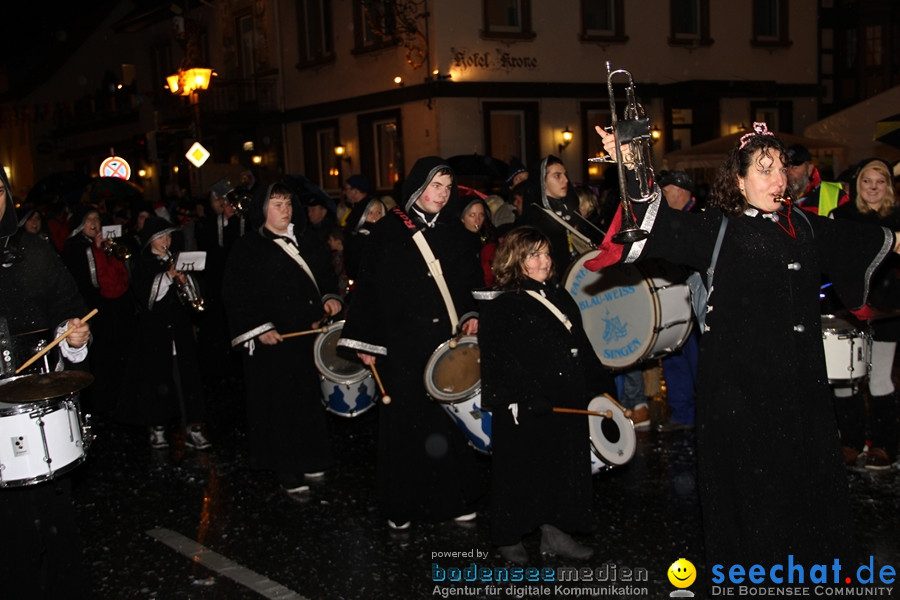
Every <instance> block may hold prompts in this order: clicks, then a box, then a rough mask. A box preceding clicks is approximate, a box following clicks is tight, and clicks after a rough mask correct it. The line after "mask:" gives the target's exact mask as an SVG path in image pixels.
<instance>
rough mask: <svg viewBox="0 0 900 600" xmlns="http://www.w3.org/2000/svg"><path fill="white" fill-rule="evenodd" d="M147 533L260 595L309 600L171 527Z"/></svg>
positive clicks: (279, 598) (276, 598) (279, 599)
mask: <svg viewBox="0 0 900 600" xmlns="http://www.w3.org/2000/svg"><path fill="white" fill-rule="evenodd" d="M147 535H149V536H150V537H152V538H154V539H156V540H158V541H160V542H162V543H163V544H165V545H166V546H168V547H170V548H172V549H173V550H175V551H176V552H178V553H180V554H182V555H184V556H186V557H188V558H190V559H191V560H193V561H194V562H197V563H200V564H201V565H203V566H204V567H207V568H208V569H210V570H212V571H215V572H216V573H219V574H220V575H224V576H225V577H227V578H229V579H231V580H233V581H236V582H237V583H240V584H241V585H243V586H244V587H248V588H250V589H251V590H253V591H254V592H257V593H258V594H260V595H261V596H263V597H264V598H272V599H275V600H309V599H308V598H306V597H305V596H301V595H300V594H298V593H297V592H294V591H292V590H289V589H288V588H286V587H284V586H283V585H281V584H280V583H277V582H275V581H272V580H271V579H269V578H267V577H264V576H263V575H260V574H259V573H257V572H256V571H251V570H250V569H248V568H246V567H242V566H241V565H239V564H237V563H236V562H234V561H233V560H231V559H229V558H226V557H224V556H222V555H221V554H219V553H217V552H213V551H212V550H210V549H209V548H207V547H206V546H204V545H202V544H198V543H197V542H195V541H194V540H192V539H190V538H187V537H185V536H183V535H181V534H180V533H177V532H175V531H172V530H171V529H151V530H149V531H147Z"/></svg>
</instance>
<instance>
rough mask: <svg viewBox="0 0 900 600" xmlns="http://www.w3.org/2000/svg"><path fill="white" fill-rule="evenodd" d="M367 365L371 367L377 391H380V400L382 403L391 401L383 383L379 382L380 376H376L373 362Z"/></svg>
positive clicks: (376, 370) (376, 371)
mask: <svg viewBox="0 0 900 600" xmlns="http://www.w3.org/2000/svg"><path fill="white" fill-rule="evenodd" d="M369 367H371V368H372V375H374V376H375V382H376V383H378V391H380V392H381V402H382V403H384V404H390V403H391V397H390V396H388V395H387V394H386V393H385V392H384V384H383V383H381V377H379V376H378V369H376V368H375V363H372V364H371V365H369Z"/></svg>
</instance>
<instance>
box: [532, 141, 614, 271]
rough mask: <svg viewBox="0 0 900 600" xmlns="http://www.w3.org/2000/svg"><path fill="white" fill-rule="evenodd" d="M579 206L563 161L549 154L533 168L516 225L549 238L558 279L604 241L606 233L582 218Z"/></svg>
mask: <svg viewBox="0 0 900 600" xmlns="http://www.w3.org/2000/svg"><path fill="white" fill-rule="evenodd" d="M578 204H579V201H578V195H577V194H576V193H575V190H574V188H573V187H572V185H570V182H569V173H568V171H567V170H566V165H565V164H564V163H563V161H562V159H561V158H559V157H558V156H554V155H553V154H549V155H547V156H545V157H544V158H543V159H541V162H540V163H539V164H538V165H536V166H535V167H533V168H532V170H531V171H530V174H529V176H528V179H527V180H526V188H525V197H524V202H523V212H522V217H521V218H520V219H519V221H518V222H517V224H519V225H531V226H533V227H537V228H538V229H539V230H540V231H542V232H543V233H544V234H545V235H547V237H549V238H550V242H551V245H552V251H553V256H552V258H553V266H554V270H555V272H556V275H554V278H556V279H558V278H561V277H562V276H564V275H565V271H566V269H567V268H568V267H569V265H571V264H572V262H573V261H574V259H575V258H577V257H578V256H579V255H580V254H581V253H583V252H586V251H588V250H591V249H593V248H594V247H596V245H597V244H599V243H600V242H601V241H602V240H603V232H602V231H600V230H599V229H597V228H596V227H594V226H593V225H592V224H591V223H590V222H589V221H587V220H586V219H585V218H584V217H582V216H581V213H580V212H579V211H578Z"/></svg>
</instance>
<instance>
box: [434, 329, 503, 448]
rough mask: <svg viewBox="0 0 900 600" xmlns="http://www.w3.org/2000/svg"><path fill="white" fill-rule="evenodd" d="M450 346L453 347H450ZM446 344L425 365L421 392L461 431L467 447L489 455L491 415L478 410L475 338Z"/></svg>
mask: <svg viewBox="0 0 900 600" xmlns="http://www.w3.org/2000/svg"><path fill="white" fill-rule="evenodd" d="M451 341H452V342H454V343H451ZM451 341H446V342H444V343H443V344H441V345H440V346H438V347H437V349H436V350H435V351H434V352H433V353H432V355H431V358H429V359H428V364H426V365H425V390H426V391H427V392H428V395H429V396H431V397H432V398H433V399H434V400H436V401H438V402H439V403H440V404H441V406H443V407H444V410H445V411H446V412H447V414H448V415H450V418H451V419H453V421H454V422H455V423H456V424H457V425H458V426H459V427H461V428H462V430H463V432H464V433H465V434H466V436H467V437H468V438H469V444H470V445H471V446H472V447H473V448H475V449H476V450H478V451H479V452H482V453H484V454H490V453H491V430H492V428H491V413H490V411H488V410H485V409H482V408H481V350H480V349H479V348H478V338H477V337H476V336H474V335H465V336H463V337H461V338H460V339H459V340H458V341H456V340H451Z"/></svg>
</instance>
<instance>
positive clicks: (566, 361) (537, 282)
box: [478, 227, 615, 564]
mask: <svg viewBox="0 0 900 600" xmlns="http://www.w3.org/2000/svg"><path fill="white" fill-rule="evenodd" d="M549 252H550V242H549V238H547V237H546V236H545V235H543V234H542V233H540V232H539V231H538V230H536V229H534V228H533V227H519V228H516V229H513V230H512V231H510V232H509V234H507V236H506V237H505V238H504V240H503V242H502V243H501V244H500V246H499V248H498V250H497V256H496V258H495V260H494V274H495V277H496V284H495V287H496V289H497V290H499V291H500V292H501V293H500V294H498V295H497V296H496V297H495V298H493V299H491V300H488V301H486V302H484V303H483V307H482V313H481V316H482V318H481V322H480V327H479V333H478V343H479V346H480V348H481V370H482V399H483V403H484V405H485V407H486V408H488V409H490V410H491V412H492V416H493V419H492V423H493V432H492V436H491V437H492V444H493V454H492V463H493V464H492V486H491V540H492V542H493V543H494V544H496V545H497V546H500V554H501V556H503V558H505V559H506V560H510V561H512V562H517V563H522V564H524V563H525V562H527V560H528V556H527V553H526V551H525V548H524V546H523V545H522V538H523V537H524V536H525V535H527V534H528V533H530V532H531V531H533V530H535V529H536V528H538V527H540V528H541V531H542V539H541V551H542V552H548V553H555V554H559V555H561V556H565V557H568V558H588V557H590V556H591V554H592V553H593V551H592V550H591V549H590V548H588V547H586V546H583V545H581V544H579V543H577V542H575V540H573V539H572V538H571V537H569V536H568V535H567V534H566V533H564V532H587V531H589V530H590V528H591V504H592V496H591V494H592V489H593V488H592V485H591V465H590V462H591V461H590V454H589V452H590V448H589V444H588V440H589V439H590V433H589V431H588V420H587V417H585V416H582V415H569V414H554V413H553V412H552V408H553V407H565V408H576V409H582V410H584V409H586V408H587V406H588V403H589V402H590V400H591V398H592V397H594V396H596V395H598V394H601V393H604V392H606V393H609V394H611V395H614V394H615V384H614V383H613V380H612V378H611V377H610V376H609V375H608V374H607V373H606V370H605V369H604V368H603V365H602V364H601V363H600V360H599V359H598V358H597V355H596V353H594V351H593V349H592V347H591V344H590V341H589V340H588V338H587V334H585V332H584V328H583V327H582V323H581V314H580V313H579V310H578V306H577V305H576V304H575V301H574V300H573V299H572V296H571V295H570V294H569V293H568V292H567V291H566V290H565V289H564V288H562V287H560V286H559V284H557V283H554V282H552V281H549V280H548V278H549V277H550V276H551V273H552V267H551V261H550V257H549V256H550V255H549ZM532 294H538V295H540V296H541V297H542V298H544V299H545V300H547V301H549V302H550V303H551V304H552V305H553V306H554V307H556V309H558V310H559V311H561V313H562V315H561V316H563V317H564V318H565V319H567V323H566V322H563V321H562V320H561V319H560V318H559V317H557V316H556V315H555V314H554V313H553V312H552V311H551V310H550V309H549V308H548V307H546V306H544V305H543V304H542V303H541V301H540V300H539V299H537V298H536V297H535V296H533V295H532Z"/></svg>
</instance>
